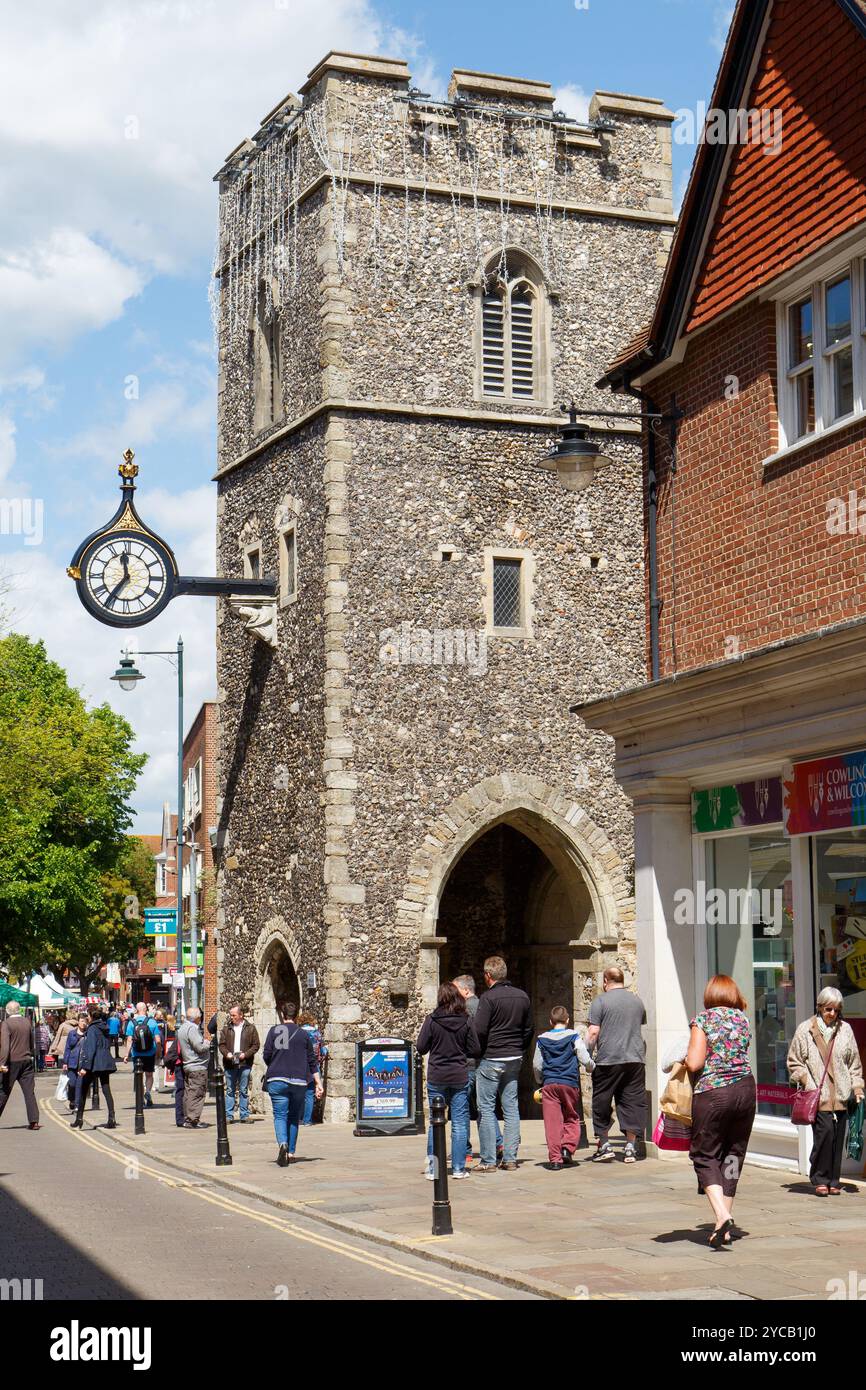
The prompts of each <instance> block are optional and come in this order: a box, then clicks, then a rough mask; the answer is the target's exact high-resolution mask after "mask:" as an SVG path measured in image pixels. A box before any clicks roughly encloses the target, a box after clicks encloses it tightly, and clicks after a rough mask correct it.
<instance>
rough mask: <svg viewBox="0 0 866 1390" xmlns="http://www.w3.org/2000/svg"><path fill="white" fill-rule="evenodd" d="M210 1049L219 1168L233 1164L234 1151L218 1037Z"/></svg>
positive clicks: (212, 1042)
mask: <svg viewBox="0 0 866 1390" xmlns="http://www.w3.org/2000/svg"><path fill="white" fill-rule="evenodd" d="M210 1049H211V1053H210V1055H211V1067H212V1069H213V1085H214V1099H215V1101H216V1121H217V1122H216V1128H217V1151H216V1159H215V1162H216V1165H217V1167H218V1168H226V1167H229V1166H230V1165H231V1162H232V1151H231V1149H230V1148H229V1129H228V1125H227V1124H226V1079H225V1075H224V1074H223V1069H222V1067H221V1066H220V1064H219V1057H218V1053H217V1042H216V1038H213V1039H212V1041H211V1045H210Z"/></svg>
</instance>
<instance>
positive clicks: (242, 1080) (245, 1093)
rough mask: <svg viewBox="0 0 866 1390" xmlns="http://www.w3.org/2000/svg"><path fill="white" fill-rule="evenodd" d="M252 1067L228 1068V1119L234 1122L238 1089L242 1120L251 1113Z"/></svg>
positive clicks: (226, 1076) (226, 1071) (226, 1075)
mask: <svg viewBox="0 0 866 1390" xmlns="http://www.w3.org/2000/svg"><path fill="white" fill-rule="evenodd" d="M251 1071H252V1067H226V1069H225V1078H226V1119H227V1120H233V1119H234V1114H235V1096H236V1094H237V1091H238V1088H240V1093H241V1119H242V1120H245V1119H246V1118H247V1115H249V1113H250V1097H249V1089H250V1072H251Z"/></svg>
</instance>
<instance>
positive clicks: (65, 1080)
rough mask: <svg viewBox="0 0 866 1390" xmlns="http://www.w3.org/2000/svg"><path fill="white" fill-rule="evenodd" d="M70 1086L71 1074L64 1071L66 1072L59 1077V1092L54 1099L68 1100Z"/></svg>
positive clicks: (55, 1093)
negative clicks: (67, 1094) (67, 1093)
mask: <svg viewBox="0 0 866 1390" xmlns="http://www.w3.org/2000/svg"><path fill="white" fill-rule="evenodd" d="M68 1086H69V1073H68V1072H65V1071H64V1072H61V1074H60V1076H58V1078H57V1090H56V1091H55V1092H54V1099H55V1100H65V1099H66V1091H67V1088H68Z"/></svg>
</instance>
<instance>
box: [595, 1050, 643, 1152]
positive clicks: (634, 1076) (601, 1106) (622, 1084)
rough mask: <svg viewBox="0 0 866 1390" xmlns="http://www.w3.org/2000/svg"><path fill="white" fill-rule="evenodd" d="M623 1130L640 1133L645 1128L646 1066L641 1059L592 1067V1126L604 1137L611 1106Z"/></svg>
mask: <svg viewBox="0 0 866 1390" xmlns="http://www.w3.org/2000/svg"><path fill="white" fill-rule="evenodd" d="M614 1104H615V1105H616V1118H617V1120H618V1121H619V1127H620V1129H621V1130H622V1132H623V1134H625V1133H626V1131H629V1132H631V1133H634V1134H637V1135H638V1136H641V1135H643V1134H644V1132H645V1130H646V1067H645V1066H644V1064H643V1062H619V1063H611V1064H604V1063H602V1065H601V1066H599V1067H596V1068H595V1070H594V1071H593V1073H592V1128H593V1130H594V1132H595V1137H596V1139H599V1138H601V1139H606V1138H607V1132H608V1130H609V1129H610V1122H611V1106H612V1105H614Z"/></svg>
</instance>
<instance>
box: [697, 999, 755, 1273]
mask: <svg viewBox="0 0 866 1390" xmlns="http://www.w3.org/2000/svg"><path fill="white" fill-rule="evenodd" d="M745 1008H746V1001H745V999H744V998H743V996H742V994H741V993H740V991H739V989H738V988H737V986H736V984H735V983H734V981H733V980H732V979H731V978H730V976H729V975H714V976H713V978H712V979H711V980H710V982H709V984H708V985H707V987H706V989H705V990H704V1007H703V1010H702V1012H701V1013H699V1014H697V1015H696V1017H695V1018H693V1019H692V1021H691V1030H692V1031H691V1038H690V1040H689V1050H688V1053H687V1055H686V1066H687V1067H688V1069H689V1071H690V1072H691V1073H692V1075H693V1076H694V1077H695V1078H696V1079H695V1083H694V1085H695V1089H694V1099H693V1102H692V1142H691V1147H690V1149H689V1157H690V1159H691V1160H692V1163H693V1164H694V1168H695V1172H696V1174H697V1178H698V1183H699V1184H700V1186H701V1187H702V1188H703V1190H704V1192H705V1193H706V1195H707V1198H708V1200H709V1203H710V1206H711V1207H712V1209H713V1215H714V1216H715V1219H716V1225H715V1229H714V1231H713V1233H712V1235H711V1236H710V1238H709V1244H710V1246H711V1247H712V1248H713V1250H720V1249H721V1248H722V1246H723V1245H730V1243H731V1229H732V1227H733V1224H734V1223H733V1220H732V1217H731V1213H732V1211H733V1206H734V1197H735V1196H736V1192H737V1182H738V1180H739V1177H740V1172H741V1171H742V1166H743V1160H744V1158H745V1156H746V1148H747V1146H748V1143H749V1136H750V1134H751V1132H752V1125H753V1123H754V1120H755V1107H756V1089H755V1078H754V1076H753V1075H752V1069H751V1066H750V1065H749V1046H750V1044H751V1041H752V1029H751V1026H750V1024H749V1020H748V1017H747V1016H746V1013H745Z"/></svg>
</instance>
